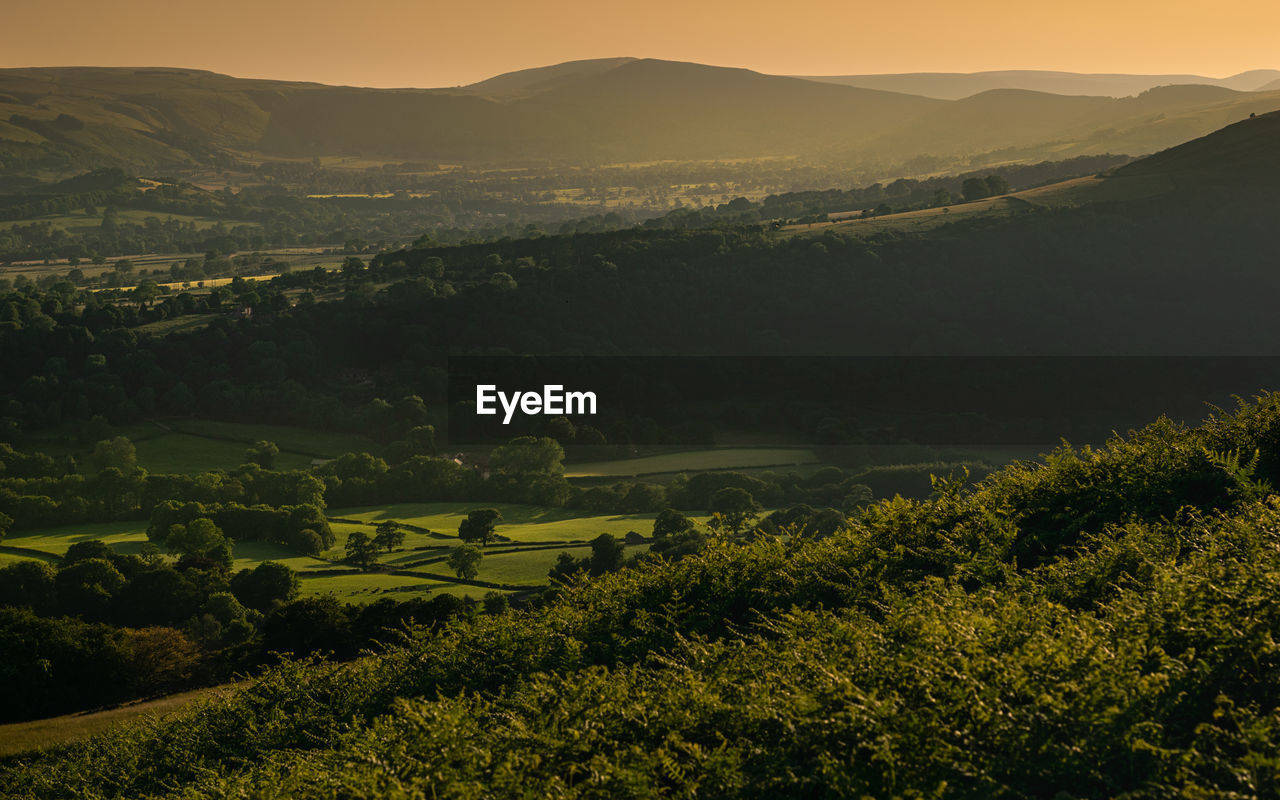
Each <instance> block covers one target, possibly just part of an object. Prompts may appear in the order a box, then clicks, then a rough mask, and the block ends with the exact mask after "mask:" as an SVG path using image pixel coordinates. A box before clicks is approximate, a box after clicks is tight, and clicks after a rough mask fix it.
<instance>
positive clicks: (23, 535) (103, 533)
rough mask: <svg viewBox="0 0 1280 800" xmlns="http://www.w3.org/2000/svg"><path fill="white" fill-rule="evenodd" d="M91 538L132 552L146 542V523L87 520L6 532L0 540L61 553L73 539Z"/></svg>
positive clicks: (123, 551)
mask: <svg viewBox="0 0 1280 800" xmlns="http://www.w3.org/2000/svg"><path fill="white" fill-rule="evenodd" d="M91 539H101V540H102V541H104V542H106V543H107V544H109V545H111V547H112V549H114V550H116V551H118V552H121V553H129V554H136V553H138V552H139V551H140V550H141V549H142V546H143V545H144V544H146V543H147V523H145V522H88V523H84V524H82V525H64V526H62V527H59V528H44V529H42V530H38V531H19V532H16V533H10V534H9V535H8V536H6V537H5V539H4V542H3V544H5V545H7V546H10V547H25V548H27V549H29V550H39V551H41V552H44V553H52V554H54V555H58V556H61V555H63V554H65V553H66V552H67V549H68V548H70V547H71V545H73V544H75V543H76V542H87V541H89V540H91Z"/></svg>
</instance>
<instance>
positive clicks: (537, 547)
mask: <svg viewBox="0 0 1280 800" xmlns="http://www.w3.org/2000/svg"><path fill="white" fill-rule="evenodd" d="M480 507H486V504H483V503H420V504H404V505H394V506H386V507H376V508H370V507H366V508H348V509H339V510H335V511H331V512H330V514H331V516H332V517H336V518H341V519H349V520H359V521H358V522H336V521H335V522H332V523H331V526H332V528H333V532H334V534H335V535H336V538H337V543H336V545H335V546H334V548H333V549H331V550H329V551H328V552H325V553H323V554H321V556H320V557H311V556H302V555H298V554H297V553H294V552H293V551H291V550H289V549H288V548H286V547H283V546H281V545H278V544H272V543H270V542H252V541H242V542H236V543H235V546H234V548H233V551H232V557H233V562H232V570H233V571H238V570H241V569H251V568H253V567H255V566H257V565H258V564H261V563H262V562H264V561H275V562H279V563H282V564H286V565H288V566H289V567H290V568H292V569H293V570H295V571H296V572H297V573H298V576H299V578H301V580H302V595H303V596H306V597H313V596H320V595H331V596H333V597H337V598H339V599H341V600H344V601H346V602H352V603H366V602H372V601H374V600H378V599H380V598H383V597H390V598H393V599H407V598H409V597H413V596H429V595H432V594H438V593H441V592H443V593H446V594H454V595H459V596H461V595H471V596H472V597H477V598H478V597H482V596H483V595H484V594H486V593H487V592H488V591H490V590H489V589H487V588H484V587H480V586H472V585H468V584H463V583H456V582H453V581H452V580H447V579H448V578H450V577H451V576H452V572H451V571H450V569H449V567H448V565H447V564H445V563H444V559H446V558H447V557H448V555H449V553H450V552H452V550H453V549H454V548H456V547H457V546H458V545H459V544H460V542H459V540H458V538H457V531H458V524H459V523H460V522H461V521H462V520H463V519H464V518H465V517H466V515H467V512H468V511H470V510H472V509H474V508H480ZM491 507H495V508H498V509H499V510H500V511H501V512H502V515H503V522H501V523H500V524H499V525H498V529H497V530H498V534H499V535H501V536H503V537H506V538H507V539H509V540H510V541H505V542H496V543H494V544H491V545H489V547H487V548H486V549H485V558H484V561H483V562H482V563H481V566H480V574H479V575H477V576H476V579H477V580H480V581H487V582H491V583H502V584H509V585H516V586H529V587H531V588H532V587H535V586H541V585H545V584H546V582H547V571H548V570H549V569H550V568H551V566H552V565H553V564H554V563H555V562H556V559H557V558H559V556H560V554H561V553H564V552H568V553H570V554H572V555H573V556H574V557H582V556H586V555H589V554H590V552H591V548H590V547H588V546H587V542H589V541H590V540H591V539H593V538H595V537H596V536H599V535H600V534H601V533H611V534H613V535H614V536H617V537H618V538H622V537H623V536H625V535H626V534H627V532H628V531H636V532H638V533H641V534H643V535H645V536H648V535H649V534H650V532H651V530H652V528H653V518H654V515H653V514H629V515H617V516H614V515H603V516H587V515H583V514H582V513H581V512H575V511H571V510H566V509H559V508H542V507H539V506H526V505H517V504H512V503H497V504H493V505H492V506H491ZM385 520H395V521H397V522H403V523H406V524H408V525H413V526H415V527H418V528H428V529H430V530H431V531H432V533H430V534H427V533H422V532H420V531H414V530H406V531H405V541H404V544H403V545H402V546H401V547H399V548H397V549H395V550H393V551H392V552H390V553H385V552H384V553H381V554H380V555H379V557H378V560H379V562H380V563H381V564H383V565H385V566H387V567H390V568H394V569H403V570H408V571H411V572H415V573H419V574H423V575H424V577H414V576H413V575H391V574H386V573H379V572H371V573H366V572H360V571H359V570H356V569H355V568H353V567H350V566H348V565H346V564H343V563H341V559H342V558H343V555H344V548H345V545H346V541H347V537H348V536H350V535H351V533H352V532H354V531H357V530H359V531H364V532H365V533H368V534H370V535H372V534H373V531H374V527H373V526H374V525H375V524H376V523H378V522H382V521H385ZM146 529H147V525H146V523H145V522H142V521H132V522H100V523H86V524H83V525H66V526H62V527H57V528H45V529H42V530H38V531H25V532H19V533H15V534H12V535H11V536H9V537H8V538H7V539H5V540H4V542H3V545H4V546H6V547H11V548H21V549H24V550H28V551H32V552H31V553H30V554H24V553H22V552H14V551H9V552H0V564H8V563H13V562H15V561H19V560H22V559H27V558H37V557H40V556H39V555H38V554H45V555H46V556H47V559H48V560H56V559H57V558H58V557H60V556H62V555H64V554H65V553H66V552H67V549H68V548H70V547H71V545H73V544H75V543H76V542H82V541H89V540H91V539H100V540H102V541H104V542H107V543H108V544H109V545H111V547H112V548H113V549H114V550H116V551H118V552H121V553H128V554H138V553H140V552H141V551H142V548H143V546H144V545H145V544H147V534H146ZM562 543H563V544H564V545H565V546H563V547H560V546H557V545H560V544H562ZM645 549H647V545H639V546H630V547H628V548H627V554H628V555H634V554H635V553H636V552H639V551H642V550H645ZM169 557H170V558H171V557H172V556H169ZM422 562H427V563H422ZM427 573H429V574H430V575H433V576H436V577H425V575H426V574H427ZM442 578H443V579H442Z"/></svg>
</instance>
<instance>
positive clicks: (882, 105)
mask: <svg viewBox="0 0 1280 800" xmlns="http://www.w3.org/2000/svg"><path fill="white" fill-rule="evenodd" d="M1262 77H1265V76H1262ZM1277 109H1280V92H1275V91H1273V92H1262V93H1257V92H1238V91H1234V90H1232V89H1228V88H1223V87H1209V86H1200V87H1196V86H1175V87H1165V88H1161V89H1153V90H1150V91H1147V92H1145V93H1143V94H1141V95H1139V96H1137V97H1127V98H1122V99H1114V98H1106V97H1069V96H1063V95H1058V94H1050V93H1047V92H1036V91H1028V90H1023V89H997V90H991V91H986V92H982V93H979V94H977V95H975V96H971V97H967V98H965V99H963V100H958V101H946V100H936V99H930V98H926V97H920V96H917V95H911V94H904V93H900V92H891V91H883V90H880V89H870V88H856V87H853V86H841V85H835V84H833V83H830V82H820V81H814V80H804V79H799V78H787V77H779V76H771V75H763V74H760V73H756V72H751V71H749V70H743V69H727V68H721V67H710V66H705V65H700V64H690V63H678V62H669V61H659V60H654V59H630V58H626V59H601V60H595V61H585V62H571V63H569V64H561V65H556V66H553V67H545V68H540V69H535V70H524V71H520V72H515V73H508V74H506V75H502V76H498V77H496V78H493V79H490V80H488V81H483V82H481V83H478V84H475V85H473V86H470V87H460V88H453V89H364V88H358V87H339V86H324V85H320V84H310V83H287V82H279V81H265V80H245V79H238V78H232V77H228V76H225V75H218V74H215V73H209V72H201V71H198V70H180V69H158V68H155V69H137V70H135V69H106V68H48V69H16V70H0V169H3V170H4V172H5V173H7V174H8V175H10V176H13V175H20V174H21V175H25V174H32V175H40V176H42V177H45V178H46V179H47V178H48V177H50V176H53V177H57V176H66V175H70V174H75V173H77V172H84V171H86V170H88V169H93V168H100V167H106V166H114V167H121V168H124V169H126V170H128V171H130V172H133V173H135V174H137V173H143V174H147V173H150V174H173V173H179V174H181V173H184V172H191V171H194V170H196V169H198V168H219V167H233V166H235V167H238V168H241V169H252V167H253V165H255V164H257V163H258V162H260V161H263V160H267V161H270V160H276V161H279V160H296V161H308V160H310V159H313V158H317V157H345V158H353V159H360V160H363V161H364V162H365V163H371V164H376V163H379V162H397V163H398V162H404V161H412V162H415V163H422V164H428V165H430V164H438V163H466V164H477V165H504V164H505V165H510V164H545V163H547V162H548V161H555V162H573V163H586V164H592V163H597V164H598V163H616V162H621V163H633V162H640V161H651V160H662V159H670V160H699V159H703V160H706V159H731V158H761V157H779V156H784V157H789V156H800V157H802V158H805V159H809V160H818V161H830V160H831V159H836V160H837V161H839V162H841V163H845V164H848V163H852V164H861V165H863V166H864V168H868V169H870V168H874V167H875V166H876V165H892V164H900V163H903V162H906V161H909V160H911V159H913V158H917V157H920V156H923V155H928V156H931V157H935V158H937V157H939V156H942V157H944V158H947V159H952V160H954V159H961V160H964V159H970V158H974V157H982V158H984V159H986V160H990V159H996V160H1010V159H1024V160H1044V159H1048V158H1063V157H1069V156H1073V155H1081V154H1095V153H1106V152H1126V153H1130V154H1142V153H1147V152H1153V151H1156V150H1159V149H1162V148H1165V147H1169V146H1171V145H1173V144H1176V143H1178V142H1181V141H1185V140H1187V139H1190V138H1193V137H1195V136H1200V135H1203V134H1205V133H1207V132H1209V131H1211V130H1213V129H1215V128H1218V127H1221V126H1222V125H1224V124H1227V123H1229V122H1231V121H1234V120H1236V119H1239V118H1241V117H1243V116H1246V115H1247V114H1248V113H1250V112H1256V113H1265V112H1268V111H1273V110H1277Z"/></svg>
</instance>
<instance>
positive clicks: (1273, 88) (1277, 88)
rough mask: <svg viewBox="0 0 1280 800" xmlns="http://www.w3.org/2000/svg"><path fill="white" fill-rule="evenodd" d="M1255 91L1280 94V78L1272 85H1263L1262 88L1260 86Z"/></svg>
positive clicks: (1271, 83) (1272, 82)
mask: <svg viewBox="0 0 1280 800" xmlns="http://www.w3.org/2000/svg"><path fill="white" fill-rule="evenodd" d="M1254 91H1258V92H1280V78H1276V79H1275V80H1274V81H1271V82H1270V83H1267V84H1263V85H1262V86H1259V87H1258V88H1257V89H1255V90H1254Z"/></svg>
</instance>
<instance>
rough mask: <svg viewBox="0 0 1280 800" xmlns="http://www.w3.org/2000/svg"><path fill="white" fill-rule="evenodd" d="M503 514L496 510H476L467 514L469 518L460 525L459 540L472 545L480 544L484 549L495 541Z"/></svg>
mask: <svg viewBox="0 0 1280 800" xmlns="http://www.w3.org/2000/svg"><path fill="white" fill-rule="evenodd" d="M501 519H502V513H501V512H500V511H498V509H496V508H476V509H473V510H471V511H469V512H467V518H466V519H464V520H463V521H462V522H460V523H458V538H459V539H461V540H462V541H464V542H467V543H468V544H470V543H471V542H479V543H480V546H481V547H483V546H485V545H487V544H489V542H490V541H492V540H493V537H494V535H495V529H496V528H497V526H498V521H499V520H501Z"/></svg>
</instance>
